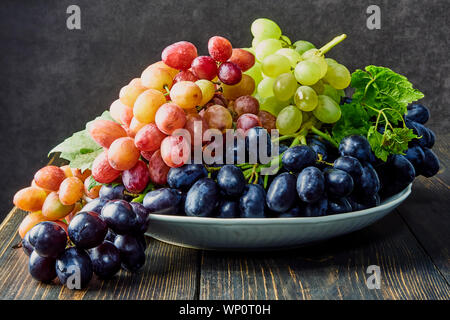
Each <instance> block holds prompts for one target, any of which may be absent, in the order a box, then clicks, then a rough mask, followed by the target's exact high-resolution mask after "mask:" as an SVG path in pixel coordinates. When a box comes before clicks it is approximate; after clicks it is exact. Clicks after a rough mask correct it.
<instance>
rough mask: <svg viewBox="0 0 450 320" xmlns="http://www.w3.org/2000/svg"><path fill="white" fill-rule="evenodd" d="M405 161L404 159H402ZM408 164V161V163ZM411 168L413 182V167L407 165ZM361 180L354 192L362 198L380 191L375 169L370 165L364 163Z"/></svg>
mask: <svg viewBox="0 0 450 320" xmlns="http://www.w3.org/2000/svg"><path fill="white" fill-rule="evenodd" d="M403 159H405V161H408V160H406V158H404V157H403ZM408 162H409V161H408ZM409 165H410V168H412V179H413V180H414V167H413V166H412V165H411V163H409ZM362 166H363V170H362V175H361V178H360V179H359V181H358V183H357V186H356V188H355V191H357V193H358V194H360V195H363V196H364V197H370V196H373V195H375V194H376V193H378V191H379V190H380V180H379V178H378V174H377V172H376V171H375V169H374V168H373V167H372V165H371V164H370V163H364V164H363V165H362Z"/></svg>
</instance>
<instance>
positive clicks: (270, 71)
mask: <svg viewBox="0 0 450 320" xmlns="http://www.w3.org/2000/svg"><path fill="white" fill-rule="evenodd" d="M261 67H262V72H263V73H264V74H265V75H266V76H269V77H273V78H275V77H277V76H279V75H280V74H282V73H286V72H289V71H291V63H290V62H289V59H288V58H286V57H285V56H282V55H279V54H271V55H269V56H267V57H265V58H264V60H263V62H262V64H261Z"/></svg>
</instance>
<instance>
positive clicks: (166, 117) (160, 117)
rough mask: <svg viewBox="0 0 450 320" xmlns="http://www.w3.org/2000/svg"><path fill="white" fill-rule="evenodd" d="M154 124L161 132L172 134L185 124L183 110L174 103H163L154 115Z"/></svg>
mask: <svg viewBox="0 0 450 320" xmlns="http://www.w3.org/2000/svg"><path fill="white" fill-rule="evenodd" d="M155 123H156V125H157V127H158V129H159V130H161V132H163V133H165V134H172V132H174V131H175V130H176V129H181V128H183V127H184V124H185V123H186V114H185V113H184V110H183V109H182V108H181V107H180V106H178V105H176V104H175V103H171V102H169V103H165V104H163V105H162V106H161V107H159V109H158V111H156V115H155Z"/></svg>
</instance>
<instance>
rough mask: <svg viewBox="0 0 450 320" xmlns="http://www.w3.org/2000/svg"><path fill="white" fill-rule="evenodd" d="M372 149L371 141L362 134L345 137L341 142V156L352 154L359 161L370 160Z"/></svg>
mask: <svg viewBox="0 0 450 320" xmlns="http://www.w3.org/2000/svg"><path fill="white" fill-rule="evenodd" d="M371 151H372V148H371V147H370V144H369V141H367V139H366V138H365V137H363V136H360V135H352V136H348V137H345V138H344V139H342V141H341V143H340V144H339V153H340V154H341V156H351V157H354V158H356V159H358V160H359V161H369V159H370V152H371Z"/></svg>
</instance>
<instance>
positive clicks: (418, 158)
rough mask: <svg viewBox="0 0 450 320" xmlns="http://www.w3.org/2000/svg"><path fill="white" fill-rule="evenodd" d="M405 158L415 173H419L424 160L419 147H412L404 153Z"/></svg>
mask: <svg viewBox="0 0 450 320" xmlns="http://www.w3.org/2000/svg"><path fill="white" fill-rule="evenodd" d="M405 158H406V159H408V161H409V162H411V164H412V165H413V166H414V169H415V170H416V172H417V173H419V172H420V168H421V167H422V164H423V162H424V160H425V153H424V152H423V150H422V148H421V147H420V146H417V145H416V146H412V147H411V148H409V149H408V150H407V151H406V154H405Z"/></svg>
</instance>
